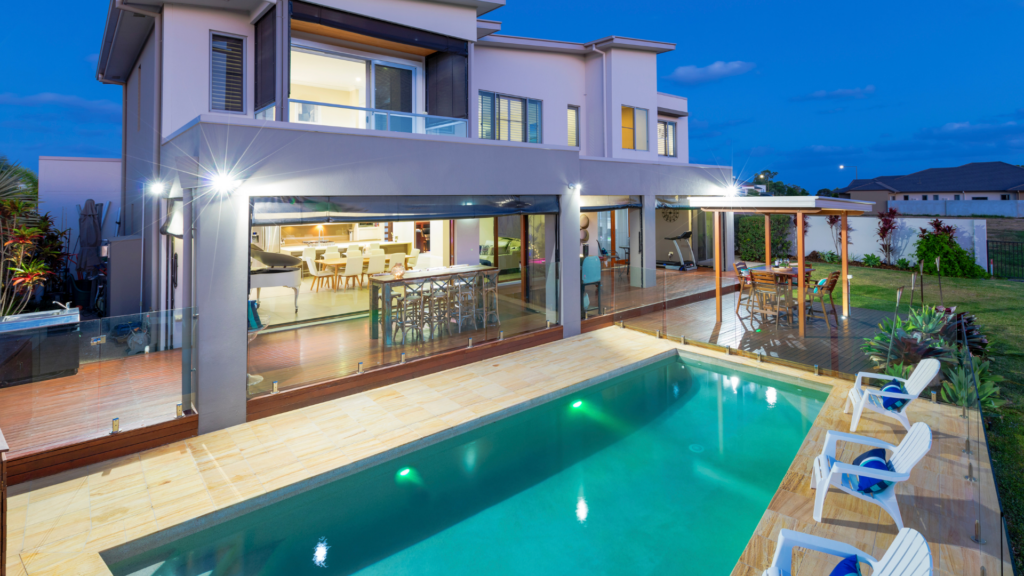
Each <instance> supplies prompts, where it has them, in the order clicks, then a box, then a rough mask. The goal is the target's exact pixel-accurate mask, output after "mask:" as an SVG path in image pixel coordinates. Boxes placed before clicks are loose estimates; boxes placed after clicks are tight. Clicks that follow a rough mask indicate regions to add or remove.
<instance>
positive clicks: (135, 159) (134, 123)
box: [118, 35, 157, 236]
mask: <svg viewBox="0 0 1024 576" xmlns="http://www.w3.org/2000/svg"><path fill="white" fill-rule="evenodd" d="M153 38H154V37H153V36H152V35H151V36H150V37H149V39H148V40H147V41H146V45H145V46H144V47H143V48H142V53H141V54H139V59H138V61H137V62H136V63H135V66H134V67H133V68H132V71H131V75H130V76H128V85H127V89H126V90H125V92H126V95H127V97H126V98H125V104H124V105H125V124H124V126H123V127H122V133H123V134H124V139H125V147H126V148H127V150H128V155H127V158H125V176H126V179H125V190H124V197H123V198H122V203H123V206H124V210H123V215H122V217H121V223H122V225H121V234H122V235H124V236H130V235H133V234H139V233H140V232H141V231H142V230H143V228H144V224H143V222H142V213H143V198H144V189H145V187H146V185H147V184H149V183H150V182H152V180H153V177H154V175H155V173H156V172H155V171H154V169H153V167H154V165H155V162H156V150H154V143H155V139H154V131H155V130H156V129H157V128H156V125H157V121H156V83H155V80H156V78H155V73H156V46H154V44H155V43H154V40H153ZM118 187H120V186H118ZM149 204H150V205H152V203H149ZM146 216H147V218H149V216H151V215H150V214H147V215H146Z"/></svg>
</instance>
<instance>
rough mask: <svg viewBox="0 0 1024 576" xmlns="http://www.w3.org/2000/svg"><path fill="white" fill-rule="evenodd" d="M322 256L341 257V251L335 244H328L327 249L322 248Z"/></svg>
mask: <svg viewBox="0 0 1024 576" xmlns="http://www.w3.org/2000/svg"><path fill="white" fill-rule="evenodd" d="M324 258H325V259H326V258H341V252H340V251H338V247H337V246H329V247H328V248H327V250H324Z"/></svg>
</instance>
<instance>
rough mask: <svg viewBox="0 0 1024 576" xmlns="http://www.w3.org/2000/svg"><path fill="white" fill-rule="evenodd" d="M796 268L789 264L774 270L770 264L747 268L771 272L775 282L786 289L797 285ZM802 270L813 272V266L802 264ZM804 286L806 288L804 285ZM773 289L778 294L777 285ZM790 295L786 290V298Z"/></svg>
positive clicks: (753, 270)
mask: <svg viewBox="0 0 1024 576" xmlns="http://www.w3.org/2000/svg"><path fill="white" fill-rule="evenodd" d="M797 268H798V267H797V266H789V267H788V270H776V269H775V268H773V267H771V266H756V267H754V268H748V270H750V271H752V272H755V271H756V272H765V271H767V272H771V273H772V274H774V275H775V281H776V283H777V284H781V285H782V286H785V287H786V289H788V290H792V289H793V288H795V287H797V286H798V282H799V280H800V278H799V276H797V274H798V272H797ZM803 272H804V273H807V272H814V268H811V267H810V266H804V267H803ZM780 280H782V282H779V281H780ZM804 288H806V286H805V287H804ZM775 290H776V293H777V294H778V290H779V287H776V288H775ZM791 296H792V293H791V292H788V291H787V292H786V293H785V298H786V300H789V299H790V297H791ZM787 314H788V313H787ZM787 322H788V320H787Z"/></svg>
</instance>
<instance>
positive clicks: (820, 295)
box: [806, 272, 840, 328]
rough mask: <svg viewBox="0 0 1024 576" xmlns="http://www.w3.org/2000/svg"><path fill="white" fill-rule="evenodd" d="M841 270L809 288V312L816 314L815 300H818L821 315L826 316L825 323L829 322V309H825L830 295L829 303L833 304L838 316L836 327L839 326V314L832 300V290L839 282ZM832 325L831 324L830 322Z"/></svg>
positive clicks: (833, 311) (835, 313)
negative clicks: (826, 297) (826, 299)
mask: <svg viewBox="0 0 1024 576" xmlns="http://www.w3.org/2000/svg"><path fill="white" fill-rule="evenodd" d="M839 276H840V274H839V272H833V273H831V274H829V275H828V277H826V278H823V279H822V280H820V281H819V282H818V283H816V284H814V285H813V286H809V287H808V289H807V296H806V297H807V314H808V315H809V316H813V315H814V300H815V299H817V300H818V304H819V305H820V306H821V315H822V316H824V317H825V323H826V324H829V321H828V311H827V310H825V296H828V301H829V304H831V305H832V315H833V316H835V317H836V328H839V314H838V313H837V312H836V303H835V302H834V301H833V300H832V292H833V291H834V290H835V289H836V284H838V283H839ZM829 326H831V324H829Z"/></svg>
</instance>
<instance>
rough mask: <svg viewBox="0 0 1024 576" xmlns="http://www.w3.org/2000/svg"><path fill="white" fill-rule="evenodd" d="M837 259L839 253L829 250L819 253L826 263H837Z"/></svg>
mask: <svg viewBox="0 0 1024 576" xmlns="http://www.w3.org/2000/svg"><path fill="white" fill-rule="evenodd" d="M839 260H840V258H839V254H836V253H835V252H833V251H831V250H829V251H828V252H825V253H824V254H822V255H821V261H822V262H824V263H826V264H838V263H839Z"/></svg>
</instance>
